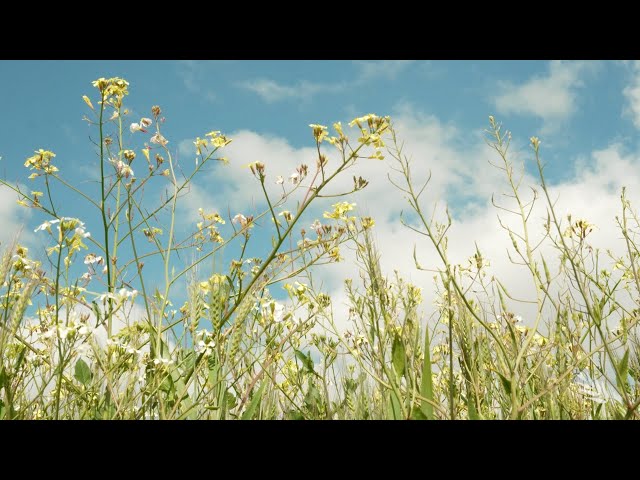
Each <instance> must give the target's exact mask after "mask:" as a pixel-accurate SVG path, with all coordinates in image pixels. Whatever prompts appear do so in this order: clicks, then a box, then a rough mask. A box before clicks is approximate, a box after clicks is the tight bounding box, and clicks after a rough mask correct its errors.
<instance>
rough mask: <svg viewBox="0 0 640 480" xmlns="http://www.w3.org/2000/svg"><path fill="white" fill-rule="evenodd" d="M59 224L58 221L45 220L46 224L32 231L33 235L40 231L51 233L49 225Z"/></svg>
mask: <svg viewBox="0 0 640 480" xmlns="http://www.w3.org/2000/svg"><path fill="white" fill-rule="evenodd" d="M59 222H60V220H58V219H55V220H51V221H48V220H47V221H46V222H44V223H43V224H42V225H40V226H38V227H37V228H36V229H35V230H34V233H35V232H40V231H45V230H46V231H47V232H49V233H51V225H54V224H56V223H59Z"/></svg>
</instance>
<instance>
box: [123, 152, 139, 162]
mask: <svg viewBox="0 0 640 480" xmlns="http://www.w3.org/2000/svg"><path fill="white" fill-rule="evenodd" d="M122 154H123V155H124V158H126V159H127V160H129V161H130V162H131V161H133V159H134V158H136V152H134V151H133V150H125V151H124V152H122Z"/></svg>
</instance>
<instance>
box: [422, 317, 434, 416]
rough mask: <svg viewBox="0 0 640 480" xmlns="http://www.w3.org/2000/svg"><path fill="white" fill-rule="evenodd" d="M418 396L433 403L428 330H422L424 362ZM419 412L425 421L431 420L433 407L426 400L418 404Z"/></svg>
mask: <svg viewBox="0 0 640 480" xmlns="http://www.w3.org/2000/svg"><path fill="white" fill-rule="evenodd" d="M420 395H422V396H423V397H424V398H426V399H428V400H431V401H433V375H432V373H431V345H430V342H429V330H428V328H427V327H426V326H425V329H424V362H423V363H422V380H421V383H420ZM420 410H421V412H422V414H423V416H424V417H425V419H426V420H433V418H434V417H433V405H432V404H431V403H429V402H427V401H426V400H422V402H421V403H420Z"/></svg>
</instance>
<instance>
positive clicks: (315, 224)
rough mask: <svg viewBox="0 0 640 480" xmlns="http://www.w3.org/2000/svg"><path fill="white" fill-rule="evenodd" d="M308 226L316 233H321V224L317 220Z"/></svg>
mask: <svg viewBox="0 0 640 480" xmlns="http://www.w3.org/2000/svg"><path fill="white" fill-rule="evenodd" d="M309 228H311V230H314V231H315V232H316V233H317V234H318V235H322V224H321V223H320V222H319V221H318V220H316V221H314V222H313V223H312V224H311V225H310V227H309Z"/></svg>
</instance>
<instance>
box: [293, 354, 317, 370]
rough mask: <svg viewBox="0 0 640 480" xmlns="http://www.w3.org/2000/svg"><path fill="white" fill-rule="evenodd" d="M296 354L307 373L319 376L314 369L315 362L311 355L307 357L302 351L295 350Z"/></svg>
mask: <svg viewBox="0 0 640 480" xmlns="http://www.w3.org/2000/svg"><path fill="white" fill-rule="evenodd" d="M294 351H295V353H296V357H298V359H299V360H300V361H301V362H302V366H303V367H304V369H305V370H306V371H307V373H312V374H314V375H316V376H317V375H318V374H317V373H316V371H315V370H314V369H313V360H311V353H309V354H307V355H305V354H304V353H303V352H301V351H300V350H294Z"/></svg>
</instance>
